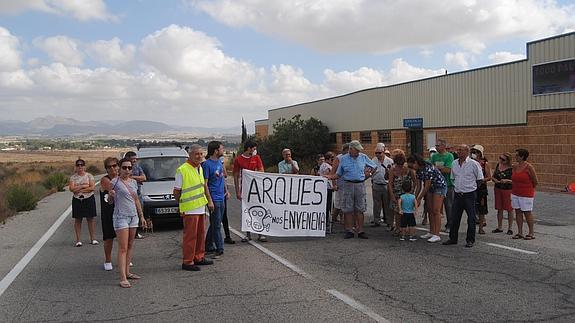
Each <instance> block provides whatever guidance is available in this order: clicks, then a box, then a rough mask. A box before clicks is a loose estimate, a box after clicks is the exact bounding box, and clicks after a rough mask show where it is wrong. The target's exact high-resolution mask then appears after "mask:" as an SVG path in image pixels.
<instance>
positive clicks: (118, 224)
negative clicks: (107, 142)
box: [108, 158, 146, 288]
mask: <svg viewBox="0 0 575 323" xmlns="http://www.w3.org/2000/svg"><path fill="white" fill-rule="evenodd" d="M131 173H132V162H131V161H130V160H129V159H126V158H124V159H122V160H120V176H119V177H115V178H114V179H113V180H112V181H111V182H110V185H111V186H112V189H111V190H110V191H109V193H108V195H109V196H110V197H111V198H112V199H113V201H114V214H113V216H112V221H113V223H114V230H116V236H117V240H118V268H119V271H120V287H123V288H129V287H132V285H131V284H130V282H129V281H128V279H140V276H138V275H136V274H134V273H131V272H130V261H132V252H133V246H134V238H135V237H136V229H137V228H138V225H139V224H140V223H141V224H142V226H143V227H145V226H146V220H144V215H143V212H142V206H141V205H140V200H139V199H138V195H137V193H136V192H137V191H138V183H137V182H136V181H135V180H134V179H131V178H130V174H131Z"/></svg>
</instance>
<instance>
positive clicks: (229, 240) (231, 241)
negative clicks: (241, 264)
mask: <svg viewBox="0 0 575 323" xmlns="http://www.w3.org/2000/svg"><path fill="white" fill-rule="evenodd" d="M224 243H227V244H235V243H236V242H235V241H234V240H232V238H231V237H226V238H225V239H224Z"/></svg>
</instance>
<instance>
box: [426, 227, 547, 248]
mask: <svg viewBox="0 0 575 323" xmlns="http://www.w3.org/2000/svg"><path fill="white" fill-rule="evenodd" d="M415 228H416V229H418V230H421V231H428V232H429V229H427V228H421V227H415ZM439 234H441V235H444V236H449V233H445V232H440V233H439ZM482 243H485V244H486V245H488V246H492V247H496V248H502V249H506V250H511V251H516V252H521V253H524V254H528V255H536V254H537V252H535V251H529V250H523V249H519V248H513V247H508V246H504V245H502V244H497V243H491V242H482Z"/></svg>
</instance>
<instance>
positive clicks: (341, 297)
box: [326, 289, 389, 323]
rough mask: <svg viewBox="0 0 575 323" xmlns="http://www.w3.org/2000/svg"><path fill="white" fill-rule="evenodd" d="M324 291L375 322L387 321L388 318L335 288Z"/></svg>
mask: <svg viewBox="0 0 575 323" xmlns="http://www.w3.org/2000/svg"><path fill="white" fill-rule="evenodd" d="M326 292H328V293H330V294H332V295H333V296H335V297H336V298H338V299H339V300H340V301H342V302H344V303H346V304H347V305H349V306H351V307H353V308H354V309H356V310H358V311H360V312H362V313H363V314H365V315H367V316H369V317H371V318H372V319H374V320H375V321H376V322H382V323H383V322H389V320H387V319H385V318H383V317H381V316H379V314H377V313H375V312H374V311H372V310H371V309H369V308H368V307H366V306H365V305H363V304H361V303H358V302H357V301H356V300H354V299H353V298H351V297H349V296H347V295H345V294H343V293H341V292H339V291H337V290H335V289H328V290H326Z"/></svg>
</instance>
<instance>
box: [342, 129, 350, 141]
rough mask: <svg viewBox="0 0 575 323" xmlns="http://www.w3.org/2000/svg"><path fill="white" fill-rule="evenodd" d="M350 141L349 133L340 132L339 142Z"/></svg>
mask: <svg viewBox="0 0 575 323" xmlns="http://www.w3.org/2000/svg"><path fill="white" fill-rule="evenodd" d="M350 141H351V132H342V133H341V142H342V143H344V144H345V143H347V142H350Z"/></svg>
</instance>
